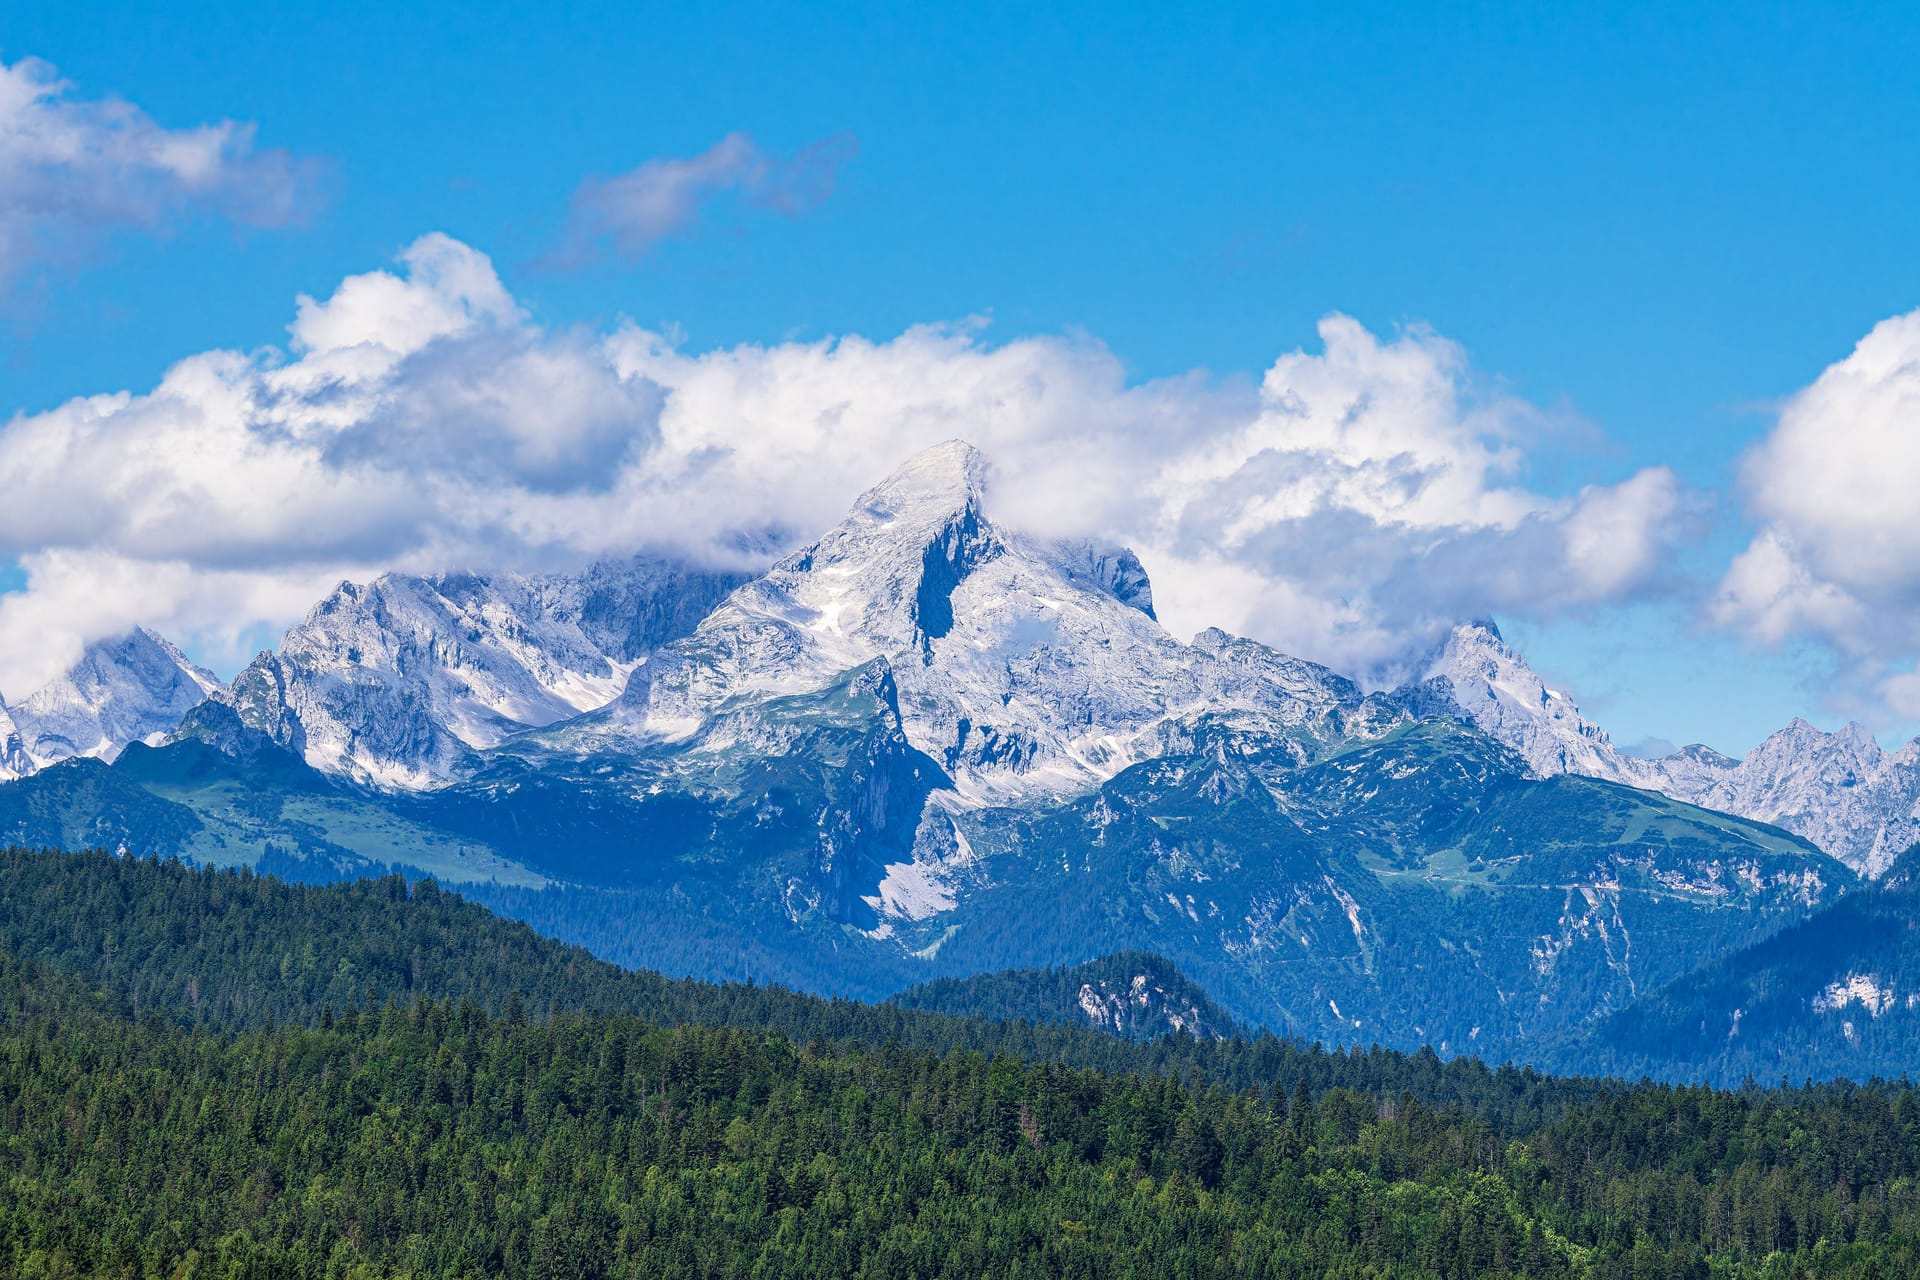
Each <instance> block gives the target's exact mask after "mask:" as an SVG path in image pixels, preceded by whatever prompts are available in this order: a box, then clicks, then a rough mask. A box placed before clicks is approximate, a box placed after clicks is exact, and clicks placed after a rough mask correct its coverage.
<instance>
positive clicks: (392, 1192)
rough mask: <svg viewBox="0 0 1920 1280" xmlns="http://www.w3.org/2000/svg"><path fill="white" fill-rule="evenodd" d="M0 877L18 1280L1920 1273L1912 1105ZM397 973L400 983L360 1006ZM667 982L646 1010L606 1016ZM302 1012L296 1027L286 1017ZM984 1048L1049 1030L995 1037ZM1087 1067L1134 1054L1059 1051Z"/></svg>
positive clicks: (238, 901) (129, 874)
mask: <svg viewBox="0 0 1920 1280" xmlns="http://www.w3.org/2000/svg"><path fill="white" fill-rule="evenodd" d="M0 871H3V872H4V875H0V879H3V880H4V882H5V883H6V885H8V886H9V889H8V897H7V899H6V901H7V904H8V905H7V914H6V917H5V919H6V923H5V930H6V934H7V937H8V939H9V940H15V939H17V940H18V941H19V942H20V943H21V945H22V948H23V949H24V950H25V951H26V952H27V954H24V955H20V954H16V953H15V952H14V951H13V950H11V949H9V950H0V1152H3V1153H4V1160H5V1167H6V1176H5V1178H4V1179H3V1180H0V1274H6V1275H9V1276H21V1277H32V1278H35V1280H48V1278H51V1277H79V1276H114V1277H125V1276H132V1277H156V1278H157V1277H170V1278H179V1280H198V1278H200V1277H209V1278H211V1277H220V1278H222V1280H225V1278H227V1277H241V1278H246V1280H252V1278H254V1277H259V1278H262V1280H265V1278H267V1277H292V1278H299V1280H305V1278H308V1277H311V1278H313V1280H321V1278H322V1277H327V1278H333V1277H339V1278H340V1280H348V1278H353V1280H375V1278H384V1277H396V1278H397V1277H401V1276H406V1277H411V1278H412V1280H429V1278H433V1277H442V1276H446V1277H454V1276H462V1277H464V1276H481V1275H513V1276H530V1277H539V1278H542V1280H545V1278H546V1277H599V1276H606V1277H628V1276H631V1277H652V1276H664V1275H672V1276H681V1275H687V1276H716V1277H722V1276H738V1277H760V1276H767V1277H795V1278H798V1277H845V1276H853V1277H891V1276H919V1277H926V1278H928V1280H933V1278H935V1277H946V1276H954V1277H959V1276H966V1277H980V1276H991V1277H1009V1278H1010V1277H1027V1276H1031V1277H1042V1276H1046V1277H1052V1276H1067V1277H1105V1276H1130V1277H1141V1278H1143V1280H1153V1278H1158V1277H1193V1276H1248V1277H1256V1276H1257V1277H1271V1276H1293V1275H1310V1276H1315V1277H1320V1276H1333V1277H1343V1278H1346V1277H1350V1278H1352V1280H1361V1278H1362V1277H1366V1278H1370V1280H1395V1278H1400V1277H1405V1278H1407V1280H1416V1278H1417V1280H1441V1278H1443V1277H1444V1278H1447V1280H1453V1278H1456V1277H1457V1278H1460V1280H1466V1278H1467V1277H1474V1278H1479V1277H1492V1278H1494V1280H1507V1278H1514V1277H1529V1278H1531V1280H1547V1278H1553V1280H1559V1278H1561V1277H1565V1278H1568V1280H1574V1278H1579V1280H1589V1278H1591V1280H1638V1278H1639V1277H1647V1276H1659V1277H1666V1276H1680V1277H1700V1278H1702V1280H1718V1278H1720V1277H1726V1278H1728V1280H1746V1278H1748V1277H1752V1278H1754V1280H1773V1278H1775V1277H1794V1276H1805V1277H1842V1276H1845V1277H1859V1278H1862V1280H1878V1278H1880V1277H1886V1278H1888V1280H1892V1278H1893V1277H1904V1276H1909V1275H1912V1274H1914V1269H1915V1268H1916V1266H1920V1197H1916V1196H1915V1195H1914V1194H1913V1188H1914V1186H1916V1185H1920V1097H1917V1096H1916V1095H1915V1093H1914V1092H1913V1091H1912V1090H1910V1089H1907V1088H1884V1087H1882V1088H1864V1089H1863V1088H1856V1087H1853V1086H1824V1087H1817V1088H1812V1089H1807V1090H1796V1091H1763V1090H1751V1089H1750V1090H1746V1091H1742V1092H1738V1093H1728V1092H1716V1091H1713V1090H1708V1089H1701V1088H1673V1087H1667V1086H1656V1085H1647V1084H1643V1085H1637V1086H1628V1085H1624V1084H1605V1083H1601V1082H1581V1081H1554V1080H1551V1079H1547V1078H1543V1077H1540V1076H1536V1075H1533V1074H1531V1073H1525V1072H1513V1071H1502V1072H1489V1071H1487V1070H1486V1069H1485V1068H1483V1067H1480V1066H1478V1065H1477V1064H1474V1063H1471V1062H1456V1063H1452V1064H1442V1063H1441V1062H1439V1060H1438V1059H1437V1058H1435V1057H1434V1056H1433V1055H1432V1054H1431V1053H1423V1054H1416V1055H1411V1056H1409V1055H1403V1054H1398V1053H1391V1052H1384V1051H1376V1052H1371V1053H1356V1054H1326V1053H1321V1052H1318V1051H1315V1050H1309V1049H1301V1048H1298V1047H1295V1046H1288V1045H1285V1044H1283V1043H1281V1042H1276V1041H1271V1040H1262V1041H1251V1042H1249V1041H1245V1040H1229V1041H1224V1042H1208V1041H1200V1040H1195V1039H1193V1038H1192V1037H1187V1036H1176V1037H1168V1038H1164V1039H1162V1040H1159V1041H1156V1042H1154V1043H1153V1044H1151V1045H1132V1044H1128V1043H1126V1042H1124V1041H1121V1040H1119V1039H1116V1038H1114V1037H1110V1036H1102V1035H1098V1034H1095V1033H1093V1032H1090V1031H1077V1030H1072V1029H1067V1028H1056V1029H1053V1031H1052V1032H1050V1033H1048V1034H1051V1035H1053V1036H1054V1037H1055V1038H1053V1039H1051V1040H1042V1039H1036V1038H1033V1037H1034V1035H1035V1032H1034V1029H1033V1028H1031V1027H1029V1026H1026V1025H1025V1024H991V1023H986V1022H984V1021H981V1020H977V1019H958V1018H948V1017H943V1016H941V1015H937V1014H931V1013H916V1012H912V1011H907V1010H902V1009H898V1008H891V1009H885V1008H883V1009H862V1008H861V1007H859V1006H850V1005H848V1004H847V1002H828V1001H821V1000H816V999H812V998H810V997H804V996H795V995H791V994H788V993H767V992H764V991H761V992H756V991H755V990H754V989H745V988H721V987H713V986H707V985H704V984H698V983H670V982H666V981H665V980H662V979H655V978H649V977H647V976H645V975H624V974H622V973H621V972H620V971H618V970H613V969H611V968H610V967H605V966H598V967H597V966H595V965H594V964H593V963H592V962H591V961H589V960H587V959H586V958H585V957H584V956H582V955H581V954H580V953H578V952H574V951H571V950H569V949H567V948H564V947H560V946H558V945H557V944H552V943H547V942H544V941H542V940H540V939H538V938H536V937H534V936H533V935H531V934H530V933H529V932H528V931H526V930H525V929H524V927H522V926H518V925H513V924H510V923H496V924H494V925H489V924H487V923H486V920H485V918H484V913H480V912H478V911H477V909H476V908H473V907H471V906H470V905H468V904H464V903H460V902H459V901H458V900H457V899H454V898H453V897H452V896H451V895H448V894H445V893H442V892H440V891H438V890H435V889H433V888H431V887H428V886H421V887H420V888H419V889H417V890H415V891H414V892H412V893H409V892H408V891H407V889H406V887H405V885H404V883H403V882H399V881H396V880H387V881H380V882H373V883H370V884H364V885H360V886H357V887H352V888H346V887H329V888H311V887H300V886H289V885H285V884H281V883H279V882H276V881H273V880H271V879H266V878H261V877H253V876H245V875H237V874H232V873H224V872H206V871H192V870H188V869H185V868H182V867H179V866H177V865H170V864H155V863H151V862H133V861H129V860H124V859H115V858H110V857H106V856H101V855H88V856H69V855H49V854H25V853H19V852H15V853H11V854H9V855H7V860H6V864H5V866H4V868H0ZM115 901H117V902H118V903H119V905H118V907H117V908H116V907H115V906H114V905H113V904H114V902H115ZM42 914H44V915H45V916H46V917H47V918H45V919H42V918H40V917H41V916H42ZM29 917H31V918H29ZM95 918H98V919H99V920H100V921H101V923H99V924H98V925H94V924H89V923H87V922H88V921H89V920H91V919H95ZM90 929H91V930H93V931H92V932H88V930H90ZM466 934H472V935H474V936H473V939H472V940H471V941H469V942H467V943H466V944H464V945H465V947H466V949H465V950H464V951H456V953H455V954H453V955H450V956H448V957H446V959H445V962H444V963H443V964H436V963H434V962H433V960H432V957H431V955H430V954H429V953H430V952H431V950H432V949H433V948H436V947H439V946H441V945H444V944H448V943H453V944H455V945H460V936H461V935H466ZM309 955H311V956H312V958H313V964H312V967H311V969H310V971H308V972H305V973H303V972H302V970H303V968H304V967H305V958H306V957H308V956H309ZM276 961H277V969H276ZM325 975H332V976H325ZM370 975H371V976H370ZM362 979H365V980H366V982H367V983H368V985H366V986H364V987H362V986H360V985H359V984H360V982H361V981H362ZM203 982H204V984H205V985H204V986H202V985H201V984H202V983H203ZM373 982H378V983H380V984H381V985H382V986H384V987H385V988H386V990H385V991H384V992H383V993H382V995H381V997H380V998H379V999H377V1000H374V1001H372V1002H368V1001H367V1000H366V999H358V1000H354V999H353V997H354V994H355V993H356V992H359V993H360V994H361V995H362V996H364V995H368V994H371V992H372V989H373V988H372V986H371V983H373ZM409 984H411V985H410V987H409ZM249 988H257V989H258V992H259V994H260V996H261V999H260V1001H259V1002H257V1003H256V1002H250V1001H248V1000H246V999H243V998H242V997H243V996H244V995H245V993H246V991H247V990H248V989H249ZM649 992H651V993H653V994H652V996H651V997H649V996H647V994H646V993H649ZM142 993H144V994H142ZM336 996H340V997H345V998H347V999H348V1000H349V1003H348V1004H345V1005H341V1006H337V1007H336V1006H334V1005H333V999H334V997H336ZM648 998H651V999H653V1000H655V1001H656V1004H655V1005H654V1007H653V1009H652V1010H651V1011H649V1012H648V1013H647V1014H646V1015H645V1016H634V1015H632V1014H630V1013H622V1012H613V1011H610V1010H609V1011H603V1012H599V1013H593V1012H582V1011H579V1010H582V1009H585V1008H587V1007H589V1006H593V1005H596V1004H601V1003H603V1002H604V1003H618V1002H620V1001H622V1000H634V1001H636V1002H639V1001H641V1000H644V999H648ZM756 1000H759V1001H760V1003H755V1002H756ZM315 1001H320V1002H321V1003H320V1005H319V1008H318V1009H317V1010H316V1009H315V1008H314V1002H315ZM135 1003H138V1004H139V1005H140V1008H139V1009H136V1008H134V1007H132V1005H133V1004H135ZM489 1007H494V1008H497V1009H498V1012H497V1013H489V1012H488V1008H489ZM282 1013H285V1014H288V1015H291V1016H292V1019H293V1024H281V1025H277V1026H269V1024H270V1023H273V1022H275V1021H276V1020H277V1019H278V1018H279V1016H280V1015H281V1014H282ZM757 1019H763V1021H761V1022H760V1023H759V1025H756V1020H757ZM996 1025H997V1026H999V1027H1000V1028H1002V1029H1003V1031H1004V1030H1005V1029H1007V1028H1009V1027H1011V1029H1012V1031H1013V1032H1015V1033H1017V1034H1018V1035H1024V1036H1026V1037H1027V1038H1026V1039H1023V1040H1022V1039H1017V1038H1016V1039H1009V1040H1007V1041H1004V1042H1001V1043H999V1044H995V1043H993V1042H992V1041H991V1037H992V1036H993V1035H994V1034H998V1033H996V1032H995V1031H993V1030H992V1029H991V1028H993V1027H995V1026H996ZM240 1026H246V1027H251V1028H252V1029H249V1030H235V1029H233V1028H235V1027H240ZM888 1027H891V1028H893V1029H894V1030H886V1028H888ZM900 1031H904V1032H905V1033H906V1034H905V1035H900V1034H897V1032H900ZM982 1036H984V1037H987V1039H985V1040H982V1039H977V1037H982ZM936 1038H940V1039H942V1040H943V1042H942V1043H937V1044H936V1043H928V1042H926V1041H931V1040H934V1039H936ZM915 1040H920V1041H923V1043H918V1044H916V1043H912V1042H913V1041H915ZM1093 1049H1098V1050H1099V1051H1100V1052H1103V1053H1105V1054H1107V1055H1109V1056H1108V1058H1107V1060H1106V1061H1105V1062H1103V1063H1099V1064H1095V1063H1090V1062H1078V1063H1076V1062H1075V1058H1076V1056H1077V1055H1080V1054H1081V1053H1082V1052H1083V1051H1089V1050H1093ZM1169 1053H1172V1054H1175V1055H1178V1056H1175V1057H1169V1056H1166V1055H1168V1054H1169ZM1256 1065H1257V1066H1258V1068H1259V1069H1258V1070H1255V1069H1253V1068H1254V1067H1256ZM1262 1077H1263V1078H1262Z"/></svg>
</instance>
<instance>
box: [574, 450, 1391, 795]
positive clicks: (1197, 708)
mask: <svg viewBox="0 0 1920 1280" xmlns="http://www.w3.org/2000/svg"><path fill="white" fill-rule="evenodd" d="M987 475H988V471H987V466H986V463H985V460H984V459H983V458H982V457H981V455H980V454H979V453H978V451H976V450H974V449H972V448H971V447H970V446H967V445H965V444H963V443H960V442H957V441H954V442H948V443H946V444H943V445H938V446H935V447H934V448H932V449H930V450H927V451H925V452H924V453H922V454H920V455H918V456H916V457H915V458H913V459H911V460H910V461H908V462H907V463H906V464H905V465H904V466H903V467H901V468H900V469H899V470H898V471H896V472H895V473H894V474H893V475H892V476H890V477H888V479H886V480H885V481H883V482H882V483H880V484H879V485H876V486H874V487H873V488H872V489H870V490H868V491H867V492H866V493H865V494H863V495H862V496H861V497H860V499H859V500H858V501H857V502H856V503H855V504H854V506H853V509H852V510H851V511H850V512H849V513H848V515H847V517H846V518H845V519H844V520H843V521H842V522H841V523H840V524H839V525H837V526H836V527H835V528H833V529H832V530H830V531H828V532H827V533H826V534H825V535H824V536H823V537H822V538H821V539H820V540H819V541H818V542H816V543H814V544H813V545H812V546H810V547H807V548H806V549H804V550H802V551H799V552H797V553H795V554H794V555H792V556H789V557H787V558H786V559H785V560H783V561H781V562H780V563H779V564H777V565H775V566H774V568H773V569H772V570H771V571H770V572H769V573H767V574H766V576H764V577H762V578H759V579H757V580H755V581H753V582H751V583H748V584H746V585H745V586H743V587H741V588H740V589H739V590H738V591H736V592H734V593H733V595H731V596H730V597H728V599H727V600H726V601H725V602H724V603H722V604H721V605H720V607H719V608H717V609H715V610H714V612H713V613H712V614H711V615H710V616H709V617H708V618H707V619H706V620H705V621H704V622H702V623H701V624H700V627H699V628H698V630H696V631H695V632H694V634H693V635H691V636H689V637H687V638H686V639H685V640H683V641H680V642H678V643H676V644H674V645H671V646H669V647H668V648H667V649H666V650H664V651H663V652H662V653H661V654H660V655H659V657H658V658H657V659H656V661H654V662H653V663H651V664H650V665H649V667H648V669H647V670H646V671H645V672H644V673H643V675H642V676H639V677H636V679H635V680H634V681H633V682H632V683H631V684H629V686H628V689H627V693H626V694H625V695H624V696H623V697H622V698H621V700H620V702H619V703H618V704H616V705H615V706H614V707H611V708H609V709H608V712H607V714H605V715H604V716H595V717H590V718H589V720H588V722H583V723H581V724H579V725H577V726H569V727H564V728H562V729H560V730H558V731H556V733H555V734H549V735H543V737H542V739H541V741H542V742H545V743H548V744H549V745H551V746H552V747H554V748H555V749H559V750H564V751H567V752H570V753H573V754H581V755H584V754H590V753H592V752H595V751H599V750H635V749H639V750H651V749H664V748H667V747H676V748H677V746H678V745H679V744H692V745H694V747H695V748H696V749H699V747H698V744H699V743H700V742H702V741H709V740H710V741H712V742H714V743H716V744H721V743H724V744H725V746H726V749H728V750H733V749H736V748H738V747H739V746H740V745H741V737H740V734H741V733H742V732H743V730H742V729H741V727H740V726H741V725H742V724H744V723H745V721H743V720H740V719H739V718H738V715H739V713H740V712H742V711H743V709H744V708H745V706H746V705H747V704H749V703H752V702H754V701H756V700H765V699H776V698H784V697H788V696H792V695H799V694H807V693H813V692H817V691H819V690H822V689H825V688H827V687H829V686H830V685H832V684H833V683H834V682H836V681H837V680H839V679H841V678H842V677H843V676H844V675H845V673H847V672H849V671H851V670H853V669H855V668H857V667H860V666H862V665H863V664H866V663H869V662H873V661H876V660H883V661H885V662H886V663H887V664H888V665H889V667H890V669H891V670H892V671H893V672H894V673H895V678H896V681H897V685H898V698H899V709H900V717H901V722H902V726H903V731H904V733H905V734H906V737H907V739H908V741H909V742H910V743H911V744H912V746H914V747H915V748H916V749H918V750H919V751H921V752H923V753H925V754H926V755H927V756H930V757H931V758H932V759H934V760H936V761H938V762H940V764H941V765H942V766H943V767H944V768H945V769H946V770H947V771H948V772H949V774H950V775H951V776H952V778H953V780H954V782H955V784H956V786H957V787H958V788H959V789H960V791H961V793H962V795H963V796H965V797H967V798H971V799H979V800H983V801H985V800H996V799H1001V798H1009V797H1013V796H1017V795H1021V794H1026V793H1030V792H1039V793H1042V794H1045V793H1054V794H1066V793H1070V792H1073V791H1077V790H1080V789H1082V788H1084V787H1086V786H1089V785H1092V784H1093V783H1095V782H1098V781H1100V780H1102V779H1104V778H1107V777H1111V776H1112V775H1113V774H1114V773H1117V772H1118V771H1119V770H1120V769H1123V768H1125V767H1126V766H1127V765H1129V764H1132V763H1134V762H1135V761H1136V760H1139V759H1143V758H1147V757H1150V756H1153V755H1156V754H1159V753H1160V752H1161V751H1163V750H1166V749H1168V744H1169V743H1171V742H1174V741H1178V740H1179V739H1180V734H1178V733H1177V732H1173V733H1171V734H1170V733H1169V726H1171V725H1176V724H1178V723H1181V722H1184V721H1186V720H1190V719H1193V718H1195V717H1200V716H1204V715H1208V714H1218V713H1225V712H1237V713H1239V714H1242V715H1244V716H1248V717H1252V718H1258V719H1262V720H1263V723H1264V724H1265V726H1266V728H1267V729H1268V730H1269V731H1270V734H1271V735H1272V736H1282V737H1284V736H1291V737H1294V738H1299V737H1303V736H1304V737H1308V738H1311V737H1313V736H1314V735H1315V734H1317V733H1321V732H1323V731H1324V732H1332V733H1337V732H1340V731H1334V730H1323V729H1317V728H1313V727H1311V726H1312V725H1313V724H1314V723H1315V722H1316V718H1319V719H1324V718H1325V717H1327V716H1329V715H1331V714H1333V713H1334V712H1336V711H1344V710H1347V709H1351V708H1352V707H1355V706H1357V705H1358V703H1359V702H1360V701H1361V698H1360V695H1359V692H1358V690H1357V689H1355V688H1354V687H1353V686H1352V685H1351V684H1350V683H1349V682H1347V681H1344V680H1341V679H1340V678H1339V677H1337V676H1334V675H1333V674H1332V673H1331V672H1328V671H1326V670H1325V669H1324V668H1318V667H1314V666H1312V664H1305V663H1293V662H1292V660H1290V659H1285V658H1283V657H1281V655H1277V654H1272V653H1271V652H1270V651H1267V650H1265V649H1263V648H1261V647H1260V646H1257V645H1251V644H1250V642H1241V644H1240V647H1234V646H1231V645H1228V644H1226V643H1225V641H1224V639H1223V640H1222V642H1221V643H1220V644H1218V645H1215V646H1207V645H1186V644H1182V643H1181V642H1180V641H1179V640H1177V639H1175V638H1174V637H1173V636H1171V635H1170V634H1168V633H1167V631H1166V630H1165V629H1164V628H1162V627H1161V626H1160V625H1159V623H1158V622H1157V621H1156V620H1155V618H1154V616H1153V612H1152V586H1151V583H1150V582H1149V581H1148V579H1147V575H1146V571H1145V569H1144V568H1143V567H1142V566H1141V564H1140V562H1139V560H1138V558H1137V557H1135V556H1134V555H1133V553H1132V552H1131V551H1127V550H1125V549H1124V548H1118V547H1107V546H1102V545H1100V544H1097V543H1089V542H1085V541H1079V542H1062V541H1050V540H1043V539H1036V538H1032V537H1029V536H1027V535H1025V534H1023V533H1020V532H1018V531H1015V530H1012V529H1008V528H1005V527H1002V526H999V525H997V524H995V523H994V522H993V521H992V520H991V519H990V518H989V516H988V509H989V505H990V502H989V500H990V493H989V490H988V486H987ZM1253 650H1258V654H1257V655H1256V654H1254V653H1252V652H1251V651H1253ZM728 718H732V719H731V720H730V723H731V725H732V727H731V728H729V729H728V730H727V731H726V732H724V733H720V732H718V731H717V730H716V729H715V726H716V724H717V723H718V722H719V721H720V720H723V719H728ZM769 741H771V739H769Z"/></svg>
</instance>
